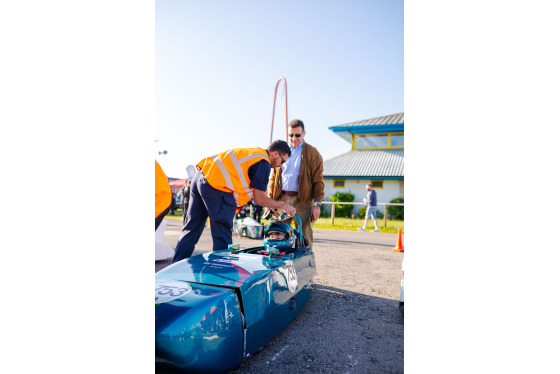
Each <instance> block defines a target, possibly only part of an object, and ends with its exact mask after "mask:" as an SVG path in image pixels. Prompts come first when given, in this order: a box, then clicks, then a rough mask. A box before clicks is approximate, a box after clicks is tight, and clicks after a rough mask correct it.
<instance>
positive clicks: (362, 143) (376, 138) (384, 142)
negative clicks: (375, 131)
mask: <svg viewBox="0 0 560 374" xmlns="http://www.w3.org/2000/svg"><path fill="white" fill-rule="evenodd" d="M363 148H389V136H388V135H356V142H355V149H363Z"/></svg>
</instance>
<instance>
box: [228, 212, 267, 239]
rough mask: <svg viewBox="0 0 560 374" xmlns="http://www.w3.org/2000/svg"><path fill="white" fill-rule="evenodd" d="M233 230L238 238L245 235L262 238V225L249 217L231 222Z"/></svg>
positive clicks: (251, 237)
mask: <svg viewBox="0 0 560 374" xmlns="http://www.w3.org/2000/svg"><path fill="white" fill-rule="evenodd" d="M233 231H234V232H235V233H237V236H238V237H239V238H241V237H244V236H245V237H247V238H250V239H260V238H262V231H263V225H261V224H260V223H258V222H257V221H256V220H254V219H253V218H251V217H245V218H241V219H236V220H235V222H234V223H233Z"/></svg>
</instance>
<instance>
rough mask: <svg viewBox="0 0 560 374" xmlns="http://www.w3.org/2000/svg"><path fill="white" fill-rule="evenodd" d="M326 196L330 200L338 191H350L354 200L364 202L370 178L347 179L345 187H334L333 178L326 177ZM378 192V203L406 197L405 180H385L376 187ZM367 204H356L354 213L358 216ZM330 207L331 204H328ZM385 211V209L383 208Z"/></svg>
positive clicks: (325, 198) (326, 199)
mask: <svg viewBox="0 0 560 374" xmlns="http://www.w3.org/2000/svg"><path fill="white" fill-rule="evenodd" d="M323 181H324V182H325V197H324V198H323V200H325V201H329V197H330V196H331V195H334V194H335V193H337V192H350V193H352V194H353V195H354V202H362V199H363V198H364V197H366V194H367V191H366V184H368V183H369V182H370V180H369V179H345V183H344V188H334V187H333V179H324V180H323ZM374 190H375V192H376V193H377V204H379V203H388V202H390V201H391V200H393V199H395V198H397V197H404V181H403V180H384V181H383V188H374ZM364 206H365V205H355V206H354V210H353V213H354V214H355V215H356V216H357V215H358V212H359V209H360V208H361V207H364ZM328 208H330V205H329V206H328ZM381 211H382V212H383V210H381Z"/></svg>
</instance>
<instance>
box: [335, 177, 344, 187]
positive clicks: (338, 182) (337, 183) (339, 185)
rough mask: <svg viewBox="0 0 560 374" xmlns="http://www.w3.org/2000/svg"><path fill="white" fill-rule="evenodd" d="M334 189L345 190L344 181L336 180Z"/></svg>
mask: <svg viewBox="0 0 560 374" xmlns="http://www.w3.org/2000/svg"><path fill="white" fill-rule="evenodd" d="M333 187H334V188H344V180H342V179H335V180H334V181H333Z"/></svg>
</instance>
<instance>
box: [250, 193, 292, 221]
mask: <svg viewBox="0 0 560 374" xmlns="http://www.w3.org/2000/svg"><path fill="white" fill-rule="evenodd" d="M253 201H254V202H255V203H257V205H260V206H264V207H267V208H270V209H282V210H284V211H285V212H286V213H288V215H289V216H290V217H294V216H295V214H296V208H294V207H293V206H291V205H289V204H286V203H285V202H283V201H276V200H272V199H271V198H269V197H267V196H266V194H265V192H264V191H263V190H259V189H256V188H253Z"/></svg>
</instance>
